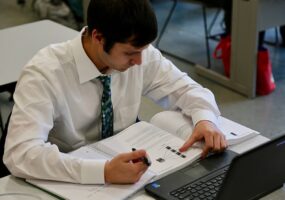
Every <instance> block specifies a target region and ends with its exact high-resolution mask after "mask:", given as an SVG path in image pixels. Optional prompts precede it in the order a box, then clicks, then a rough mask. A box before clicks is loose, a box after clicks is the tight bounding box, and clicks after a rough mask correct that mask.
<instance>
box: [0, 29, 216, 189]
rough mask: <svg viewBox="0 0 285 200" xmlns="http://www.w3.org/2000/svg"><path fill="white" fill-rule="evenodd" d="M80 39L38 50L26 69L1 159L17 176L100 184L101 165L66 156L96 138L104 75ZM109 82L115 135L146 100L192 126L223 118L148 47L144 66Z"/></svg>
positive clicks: (205, 93) (204, 93)
mask: <svg viewBox="0 0 285 200" xmlns="http://www.w3.org/2000/svg"><path fill="white" fill-rule="evenodd" d="M81 34H82V33H81ZM81 34H80V35H78V37H76V38H75V39H73V40H71V41H67V42H64V43H60V44H52V45H50V46H48V47H46V48H44V49H42V50H40V51H39V52H38V53H37V54H36V55H35V56H34V57H33V58H32V59H31V60H30V61H29V62H28V63H27V65H26V66H25V67H24V69H23V72H22V74H21V76H20V78H19V80H18V84H17V87H16V91H15V94H14V100H15V105H14V108H13V113H12V117H11V120H10V124H9V131H8V136H7V140H6V144H5V154H4V162H5V164H6V165H7V167H8V168H9V170H10V171H11V172H12V174H14V175H15V176H19V177H23V178H40V179H50V180H60V181H67V182H75V183H83V184H96V183H104V182H105V180H104V165H105V162H106V161H105V160H99V159H97V160H96V159H95V160H87V159H83V158H82V159H80V158H75V157H72V156H70V155H68V154H66V152H69V151H71V150H74V149H77V148H79V147H81V146H83V145H86V144H88V143H92V142H95V141H97V140H99V139H100V129H101V118H100V112H101V106H100V101H101V95H102V85H101V83H100V82H99V80H96V77H98V76H100V75H102V74H101V73H100V72H99V71H98V69H97V68H96V66H95V65H94V63H92V61H91V60H90V59H89V58H88V56H87V55H86V53H85V51H84V49H83V45H82V41H81V38H82V37H81ZM111 77H112V82H111V91H112V102H113V109H114V132H115V133H117V132H119V131H121V130H123V129H125V128H126V127H128V126H130V125H131V124H133V123H135V121H136V118H137V116H138V113H139V108H140V103H141V96H143V95H144V96H147V97H149V98H151V99H152V100H154V101H155V102H157V103H160V104H161V105H163V106H164V107H165V108H167V109H180V110H181V111H182V112H183V113H184V114H186V115H188V116H190V117H192V120H193V122H194V124H196V123H197V122H198V121H200V120H209V121H212V122H214V123H216V120H217V116H218V115H220V112H219V109H218V107H217V105H216V102H215V98H214V96H213V94H212V93H211V92H210V91H209V90H208V89H205V88H203V87H201V86H200V85H199V84H197V83H196V82H195V81H193V80H192V79H191V78H190V77H188V76H187V74H186V73H183V72H181V71H180V70H178V69H177V68H176V67H175V66H174V65H173V64H172V62H170V61H169V60H167V59H166V58H164V57H163V56H162V55H161V53H160V52H159V51H158V50H157V49H155V48H154V47H153V46H151V45H150V46H149V47H148V48H147V49H145V50H144V51H143V53H142V64H141V65H139V66H133V67H131V68H129V69H128V70H126V71H125V72H117V71H113V72H112V74H111Z"/></svg>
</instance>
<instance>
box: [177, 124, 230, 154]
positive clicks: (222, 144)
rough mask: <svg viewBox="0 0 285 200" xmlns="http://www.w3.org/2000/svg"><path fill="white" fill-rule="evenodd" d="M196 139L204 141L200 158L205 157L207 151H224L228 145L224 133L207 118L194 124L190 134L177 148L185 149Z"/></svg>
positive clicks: (196, 140)
mask: <svg viewBox="0 0 285 200" xmlns="http://www.w3.org/2000/svg"><path fill="white" fill-rule="evenodd" d="M198 141H204V142H205V145H204V147H203V152H202V158H205V157H206V156H207V155H208V153H209V152H221V151H224V150H225V149H226V148H227V146H228V145H227V141H226V139H225V136H224V134H223V133H222V132H221V131H220V130H219V129H218V128H217V126H216V125H215V124H214V123H212V122H210V121H207V120H203V121H200V122H198V123H197V124H196V126H195V128H194V130H193V132H192V135H191V136H190V138H189V139H188V140H187V141H186V142H185V143H184V144H183V146H182V147H181V148H180V149H179V150H180V151H181V152H183V151H186V150H187V149H188V148H190V147H191V146H192V145H193V144H194V143H195V142H198Z"/></svg>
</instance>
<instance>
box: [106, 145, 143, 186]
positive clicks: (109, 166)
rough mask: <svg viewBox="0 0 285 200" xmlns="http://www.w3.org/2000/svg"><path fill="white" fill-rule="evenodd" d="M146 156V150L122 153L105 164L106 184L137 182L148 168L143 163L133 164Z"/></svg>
mask: <svg viewBox="0 0 285 200" xmlns="http://www.w3.org/2000/svg"><path fill="white" fill-rule="evenodd" d="M145 156H146V152H145V151H144V150H137V151H133V152H130V153H122V154H119V155H117V156H116V157H114V158H113V159H112V160H111V161H107V162H106V164H105V182H106V183H121V184H122V183H123V184H127V183H135V182H137V181H138V180H139V179H140V178H141V176H142V175H143V174H144V172H145V171H146V170H147V168H148V166H147V165H146V164H144V163H143V162H141V161H140V162H132V161H133V160H139V159H140V158H142V157H145Z"/></svg>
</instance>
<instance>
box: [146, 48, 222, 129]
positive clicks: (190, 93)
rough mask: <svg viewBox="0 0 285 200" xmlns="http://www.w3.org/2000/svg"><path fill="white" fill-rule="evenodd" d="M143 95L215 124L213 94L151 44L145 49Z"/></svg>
mask: <svg viewBox="0 0 285 200" xmlns="http://www.w3.org/2000/svg"><path fill="white" fill-rule="evenodd" d="M145 56H146V59H147V60H148V62H146V65H145V66H144V67H145V69H144V90H143V94H144V95H145V96H147V97H149V98H151V99H153V100H154V101H155V102H157V103H158V104H160V105H161V106H162V107H164V108H165V109H171V110H181V112H182V113H184V114H185V115H187V116H189V117H191V118H192V120H193V123H194V125H196V124H197V123H198V122H199V121H201V120H208V121H211V122H213V123H215V124H217V117H218V116H219V115H220V111H219V109H218V106H217V104H216V101H215V97H214V95H213V93H212V92H211V91H210V90H208V89H207V88H204V87H202V86H201V85H200V84H198V83H197V82H195V81H194V80H193V79H191V78H190V77H189V76H188V75H187V74H186V73H184V72H181V71H180V70H179V69H178V68H177V67H176V66H175V65H174V64H173V63H172V62H171V61H170V60H168V59H166V58H165V57H163V56H162V55H161V53H160V52H159V51H158V50H157V49H155V48H154V47H152V46H150V47H149V49H148V50H147V52H146V55H145Z"/></svg>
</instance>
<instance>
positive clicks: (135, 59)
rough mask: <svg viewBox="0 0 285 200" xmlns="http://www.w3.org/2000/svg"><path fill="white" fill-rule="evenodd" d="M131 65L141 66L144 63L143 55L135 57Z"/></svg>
mask: <svg viewBox="0 0 285 200" xmlns="http://www.w3.org/2000/svg"><path fill="white" fill-rule="evenodd" d="M131 63H132V64H133V65H140V64H141V63H142V55H141V53H140V54H137V55H134V56H133V57H132V59H131Z"/></svg>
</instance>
